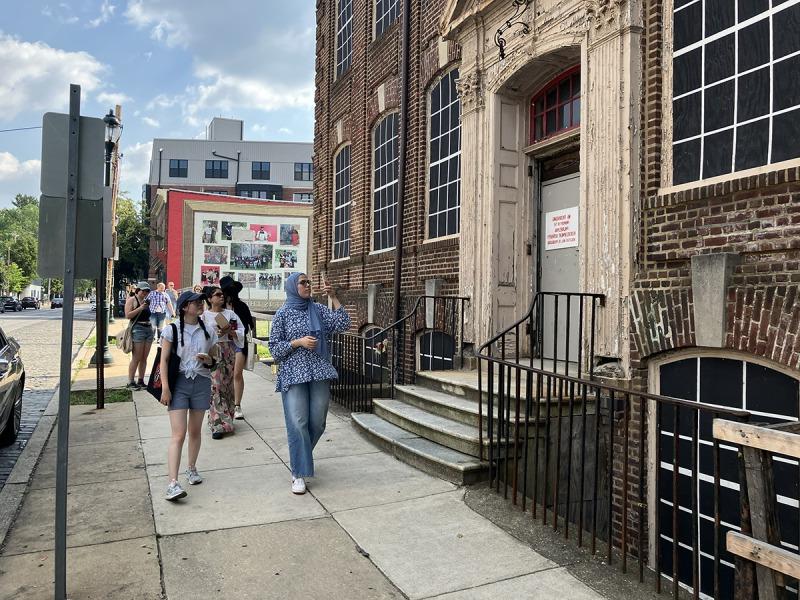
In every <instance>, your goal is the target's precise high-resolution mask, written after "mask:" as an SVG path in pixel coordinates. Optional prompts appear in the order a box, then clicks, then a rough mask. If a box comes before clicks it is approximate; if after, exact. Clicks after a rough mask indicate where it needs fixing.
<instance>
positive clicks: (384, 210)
mask: <svg viewBox="0 0 800 600" xmlns="http://www.w3.org/2000/svg"><path fill="white" fill-rule="evenodd" d="M390 118H393V119H394V123H395V130H394V135H393V136H392V137H391V138H389V139H386V140H384V141H382V142H381V143H380V145H376V143H375V135H376V134H377V132H378V130H379V129H380V126H381V125H382V124H383V123H384V122H386V121H387V120H388V119H390ZM371 138H372V139H371V150H372V172H371V177H370V179H371V189H372V214H371V217H370V218H371V227H370V233H371V240H370V247H371V248H372V254H377V253H379V252H388V251H389V250H393V249H394V248H396V247H397V223H395V224H394V225H392V226H389V225H387V226H385V227H380V226H378V222H379V221H380V218H377V219H376V217H378V215H379V212H378V211H380V213H381V214H386V215H387V217H386V222H387V223H388V222H389V217H388V215H389V213H390V212H391V211H395V212H396V207H397V201H398V192H399V188H400V185H399V172H398V177H396V178H395V179H393V180H392V181H388V182H384V183H383V184H382V185H379V186H376V185H375V176H376V173H377V172H378V169H379V167H378V163H377V158H376V157H377V156H378V154H379V152H380V149H381V148H382V147H385V146H388V145H389V144H390V143H392V141H393V140H396V144H397V145H396V146H395V156H394V159H393V160H392V161H390V162H388V163H386V164H383V165H381V167H380V168H384V169H386V168H388V167H389V166H390V165H391V164H392V163H393V162H397V163H398V168H399V161H400V114H399V113H397V112H391V113H388V114H385V115H383V117H381V118H380V119H379V120H378V121H377V122H376V123H375V126H374V127H373V128H372V135H371ZM398 170H399V169H398ZM392 186H394V202H392V204H391V205H389V206H383V207H381V208H380V209H376V208H375V204H376V203H375V200H376V197H377V196H378V195H379V194H380V193H381V192H384V191H385V190H388V189H390V188H391V187H392ZM391 229H394V233H395V240H394V242H395V243H394V244H393V245H391V246H386V247H380V248H379V247H376V245H375V236H376V234H379V233H381V232H384V231H390V230H391Z"/></svg>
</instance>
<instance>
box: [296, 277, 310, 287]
mask: <svg viewBox="0 0 800 600" xmlns="http://www.w3.org/2000/svg"><path fill="white" fill-rule="evenodd" d="M297 285H309V286H310V285H311V280H310V279H301V280H300V281H298V282H297Z"/></svg>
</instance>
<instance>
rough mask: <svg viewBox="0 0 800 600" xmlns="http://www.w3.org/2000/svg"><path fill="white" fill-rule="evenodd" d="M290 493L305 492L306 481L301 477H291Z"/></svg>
mask: <svg viewBox="0 0 800 600" xmlns="http://www.w3.org/2000/svg"><path fill="white" fill-rule="evenodd" d="M292 493H293V494H305V493H306V481H305V479H303V478H302V477H292Z"/></svg>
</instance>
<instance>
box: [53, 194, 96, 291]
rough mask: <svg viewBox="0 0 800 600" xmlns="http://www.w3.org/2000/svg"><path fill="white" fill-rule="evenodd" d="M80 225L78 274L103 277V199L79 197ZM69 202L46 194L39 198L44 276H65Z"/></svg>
mask: <svg viewBox="0 0 800 600" xmlns="http://www.w3.org/2000/svg"><path fill="white" fill-rule="evenodd" d="M77 205H78V224H77V231H76V232H75V244H76V246H75V277H76V278H78V279H97V278H98V277H99V276H100V252H101V250H102V248H101V247H100V228H101V227H102V226H103V201H102V200H78V202H77ZM66 214H67V201H66V200H65V199H64V198H53V197H51V196H42V197H41V200H40V201H39V267H38V272H39V276H40V277H64V243H65V239H64V235H65V233H66V223H65V221H66Z"/></svg>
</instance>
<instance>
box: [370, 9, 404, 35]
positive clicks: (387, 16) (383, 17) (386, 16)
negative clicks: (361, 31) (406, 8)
mask: <svg viewBox="0 0 800 600" xmlns="http://www.w3.org/2000/svg"><path fill="white" fill-rule="evenodd" d="M403 1H404V0H374V1H373V3H372V6H373V16H374V19H373V22H374V26H373V34H374V36H373V37H374V38H375V39H378V38H379V37H381V36H382V35H383V34H384V33H386V31H387V30H388V29H389V27H391V26H392V23H394V22H395V21H397V20H398V19H399V18H400V2H403ZM379 3H385V4H384V6H385V7H386V8H385V10H384V12H383V14H378V4H379ZM393 9H394V11H395V15H394V17H393V18H392V16H391V15H392V10H393ZM384 21H385V22H386V24H385V25H384V26H383V28H382V29H380V30H379V29H378V25H379V24H380V23H383V22H384Z"/></svg>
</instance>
